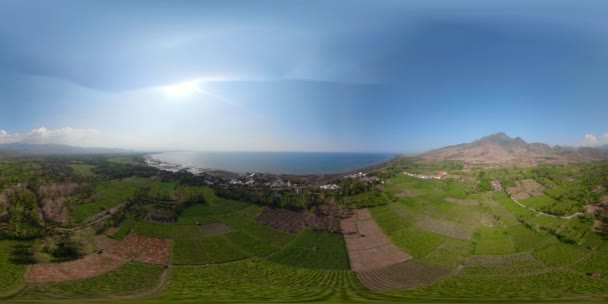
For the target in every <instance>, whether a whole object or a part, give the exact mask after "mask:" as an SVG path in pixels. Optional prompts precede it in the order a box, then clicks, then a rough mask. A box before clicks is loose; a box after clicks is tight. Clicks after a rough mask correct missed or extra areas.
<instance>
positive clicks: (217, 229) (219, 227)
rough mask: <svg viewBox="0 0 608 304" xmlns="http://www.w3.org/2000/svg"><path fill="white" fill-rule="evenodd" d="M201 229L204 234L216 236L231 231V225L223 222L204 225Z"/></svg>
mask: <svg viewBox="0 0 608 304" xmlns="http://www.w3.org/2000/svg"><path fill="white" fill-rule="evenodd" d="M201 229H202V230H203V235H204V236H215V235H220V234H225V233H228V232H230V227H228V226H227V225H226V224H224V223H222V222H218V223H213V224H206V225H202V226H201Z"/></svg>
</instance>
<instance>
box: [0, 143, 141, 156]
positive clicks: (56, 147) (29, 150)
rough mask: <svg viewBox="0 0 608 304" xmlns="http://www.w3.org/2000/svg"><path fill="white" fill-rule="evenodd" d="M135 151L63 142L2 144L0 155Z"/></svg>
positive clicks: (119, 152) (120, 152) (0, 145)
mask: <svg viewBox="0 0 608 304" xmlns="http://www.w3.org/2000/svg"><path fill="white" fill-rule="evenodd" d="M133 152H135V151H132V150H125V149H114V148H84V147H74V146H68V145H61V144H26V143H10V144H0V157H2V156H3V155H4V156H10V155H57V154H71V155H76V154H122V153H133Z"/></svg>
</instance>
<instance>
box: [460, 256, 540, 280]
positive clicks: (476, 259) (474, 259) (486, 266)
mask: <svg viewBox="0 0 608 304" xmlns="http://www.w3.org/2000/svg"><path fill="white" fill-rule="evenodd" d="M464 266H465V268H464V270H463V272H462V275H500V276H513V275H523V274H527V273H534V272H539V271H541V270H543V269H545V268H546V267H547V266H546V265H545V264H544V263H543V262H541V261H539V260H537V259H536V258H535V257H534V256H532V255H531V254H530V253H528V252H525V253H516V254H509V255H474V256H471V257H469V258H468V259H467V260H466V262H465V264H464Z"/></svg>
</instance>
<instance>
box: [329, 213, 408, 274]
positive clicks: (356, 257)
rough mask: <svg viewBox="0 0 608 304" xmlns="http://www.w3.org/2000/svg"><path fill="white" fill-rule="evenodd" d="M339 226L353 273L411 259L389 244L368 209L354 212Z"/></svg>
mask: <svg viewBox="0 0 608 304" xmlns="http://www.w3.org/2000/svg"><path fill="white" fill-rule="evenodd" d="M340 225H341V228H342V234H343V235H344V240H345V242H346V249H347V251H348V257H349V260H350V266H351V269H352V270H354V271H363V270H371V269H378V268H382V267H385V266H389V265H393V264H396V263H400V262H404V261H407V260H409V259H411V258H412V257H411V256H409V255H408V254H407V253H405V252H403V251H402V250H401V249H399V248H398V247H397V246H395V245H394V244H392V243H391V242H390V240H389V239H388V238H387V237H386V235H385V234H384V233H383V232H382V229H380V227H379V226H378V224H377V223H376V221H375V220H374V219H373V218H372V216H371V214H370V213H369V210H368V209H358V210H356V211H355V212H354V214H353V215H352V217H350V218H347V219H343V220H342V221H341V223H340Z"/></svg>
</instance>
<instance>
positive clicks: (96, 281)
mask: <svg viewBox="0 0 608 304" xmlns="http://www.w3.org/2000/svg"><path fill="white" fill-rule="evenodd" d="M162 272H163V268H162V267H161V266H159V265H152V264H145V263H138V262H131V263H127V264H125V265H124V266H121V267H120V268H118V269H116V270H113V271H110V272H106V273H104V274H101V275H99V276H96V277H92V278H88V279H83V280H76V281H67V282H62V283H52V284H30V285H28V286H27V287H26V288H25V289H24V290H23V291H22V292H20V293H19V294H18V296H17V298H18V299H24V300H25V299H28V300H50V299H82V300H85V299H86V300H90V299H91V298H106V297H107V298H114V297H117V296H126V295H132V294H137V293H141V292H145V291H148V290H151V289H153V288H154V287H155V286H156V285H157V284H158V282H159V280H160V276H161V274H162Z"/></svg>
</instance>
